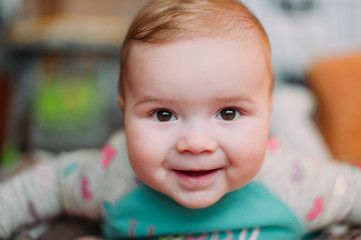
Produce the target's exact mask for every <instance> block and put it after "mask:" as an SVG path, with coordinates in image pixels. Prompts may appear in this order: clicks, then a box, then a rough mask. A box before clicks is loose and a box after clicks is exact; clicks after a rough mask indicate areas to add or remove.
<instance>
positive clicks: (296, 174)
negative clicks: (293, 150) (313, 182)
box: [290, 159, 306, 183]
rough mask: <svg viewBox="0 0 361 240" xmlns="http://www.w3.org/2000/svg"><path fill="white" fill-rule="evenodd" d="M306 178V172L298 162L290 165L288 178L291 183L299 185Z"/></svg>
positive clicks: (295, 161)
mask: <svg viewBox="0 0 361 240" xmlns="http://www.w3.org/2000/svg"><path fill="white" fill-rule="evenodd" d="M305 177H306V171H305V169H304V168H303V165H302V164H301V162H300V161H298V160H297V159H295V160H294V161H293V162H292V165H291V173H290V178H291V181H292V182H293V183H300V182H302V180H303V179H304V178H305Z"/></svg>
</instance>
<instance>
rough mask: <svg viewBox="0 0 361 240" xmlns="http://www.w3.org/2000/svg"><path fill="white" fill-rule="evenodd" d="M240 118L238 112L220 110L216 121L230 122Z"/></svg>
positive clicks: (230, 109)
mask: <svg viewBox="0 0 361 240" xmlns="http://www.w3.org/2000/svg"><path fill="white" fill-rule="evenodd" d="M239 116H240V112H239V111H238V110H236V109H233V108H225V109H222V110H221V111H220V112H219V113H218V114H217V116H216V118H217V119H220V120H225V121H232V120H234V119H236V118H238V117H239Z"/></svg>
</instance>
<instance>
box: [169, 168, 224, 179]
mask: <svg viewBox="0 0 361 240" xmlns="http://www.w3.org/2000/svg"><path fill="white" fill-rule="evenodd" d="M217 170H219V169H211V170H175V172H177V173H180V174H183V175H186V176H189V177H201V176H206V175H208V174H210V173H213V172H215V171H217Z"/></svg>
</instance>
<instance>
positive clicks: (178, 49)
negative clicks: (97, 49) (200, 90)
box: [123, 37, 273, 81]
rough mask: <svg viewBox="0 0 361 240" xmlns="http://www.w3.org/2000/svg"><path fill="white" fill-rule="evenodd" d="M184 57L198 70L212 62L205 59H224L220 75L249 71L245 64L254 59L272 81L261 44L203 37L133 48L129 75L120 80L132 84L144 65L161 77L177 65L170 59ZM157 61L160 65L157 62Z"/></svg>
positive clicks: (220, 63) (266, 52) (247, 39)
mask: <svg viewBox="0 0 361 240" xmlns="http://www.w3.org/2000/svg"><path fill="white" fill-rule="evenodd" d="M215 49H217V54H216V55H215V54H210V53H211V52H215V51H216V50H215ZM184 55H186V57H185V59H189V62H192V64H194V65H198V64H200V66H202V65H204V64H208V63H209V62H211V60H210V59H209V58H207V57H208V56H210V57H211V58H219V59H224V61H223V60H222V61H219V64H218V65H216V66H215V67H216V68H217V69H219V70H220V71H227V69H229V67H228V65H237V68H239V69H242V68H245V67H246V68H248V67H251V68H252V66H249V65H248V64H247V62H248V61H249V59H251V58H252V59H256V61H257V62H259V63H261V64H262V63H264V65H259V66H260V67H261V68H262V69H266V71H268V73H269V77H267V78H266V79H271V81H273V80H272V79H273V73H272V67H271V62H270V58H269V55H270V53H269V50H268V48H267V47H265V46H264V44H262V43H261V42H260V41H254V39H252V38H244V39H238V38H202V37H197V38H189V39H181V40H177V41H170V42H166V43H162V44H149V43H137V44H134V45H133V46H132V48H131V49H130V51H129V55H128V61H127V64H126V66H125V67H126V68H127V69H126V71H129V72H130V73H129V74H127V76H124V79H123V80H124V81H131V79H132V78H131V76H132V75H133V74H134V73H136V72H139V71H140V69H142V67H143V66H145V64H146V65H148V64H151V65H152V67H153V68H154V69H158V71H157V72H158V73H160V74H162V71H163V70H164V71H167V70H168V69H167V68H168V66H170V65H169V64H170V63H174V62H176V61H174V59H173V58H177V57H178V58H180V57H181V58H182V57H183V58H184ZM205 56H206V57H205ZM159 57H160V58H161V59H162V61H157V60H158V58H159ZM145 59H146V60H145ZM168 59H169V61H168ZM194 59H199V61H192V60H194ZM229 59H234V60H232V61H233V62H232V61H230V60H229ZM208 60H209V61H208ZM187 61H188V60H187ZM150 62H152V63H150ZM234 63H235V64H234ZM176 64H177V63H176ZM176 64H173V65H171V68H172V69H174V67H175V66H177V65H176ZM246 65H247V66H246ZM176 68H177V67H176ZM159 69H160V70H159ZM260 70H261V69H258V70H257V69H255V72H254V73H255V74H257V73H256V71H260ZM154 72H156V71H152V73H154ZM250 78H252V76H250ZM266 79H265V80H266Z"/></svg>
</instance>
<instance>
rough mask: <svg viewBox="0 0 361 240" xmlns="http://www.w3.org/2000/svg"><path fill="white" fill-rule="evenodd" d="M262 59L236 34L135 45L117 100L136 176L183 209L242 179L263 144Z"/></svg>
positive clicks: (266, 78) (265, 75)
mask: <svg viewBox="0 0 361 240" xmlns="http://www.w3.org/2000/svg"><path fill="white" fill-rule="evenodd" d="M267 64H268V63H267V61H266V59H265V57H264V53H263V51H262V50H261V49H260V48H259V44H255V43H249V42H246V43H244V42H242V41H240V40H228V41H224V40H223V41H219V40H209V39H208V40H207V39H201V38H199V39H192V40H187V41H186V40H184V41H177V42H173V43H170V44H166V45H144V46H140V45H137V46H135V47H134V48H133V49H132V50H131V52H130V55H129V59H128V63H127V74H126V83H125V84H124V92H125V96H124V99H120V102H121V104H122V105H123V108H124V124H125V130H126V133H127V144H128V151H129V159H130V162H131V165H132V167H133V169H134V170H135V172H136V174H137V175H138V177H139V178H140V179H141V180H142V181H143V182H144V183H145V184H147V185H148V186H150V187H152V188H153V189H156V190H158V191H160V192H162V193H164V194H167V195H169V196H170V197H172V198H173V199H174V200H175V201H177V202H178V203H180V204H181V205H183V206H186V207H189V208H202V207H207V206H210V205H211V204H213V203H215V202H216V201H217V200H219V199H220V198H221V197H222V196H223V195H225V194H226V193H227V192H229V191H231V190H234V189H237V188H240V187H242V186H244V185H245V184H247V183H248V182H249V181H250V180H251V179H252V178H253V177H254V176H255V175H256V173H257V172H258V170H259V168H260V167H261V164H262V162H263V159H264V155H265V149H266V144H267V135H268V121H269V112H270V104H271V97H270V83H271V80H270V74H269V71H268V69H267Z"/></svg>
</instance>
